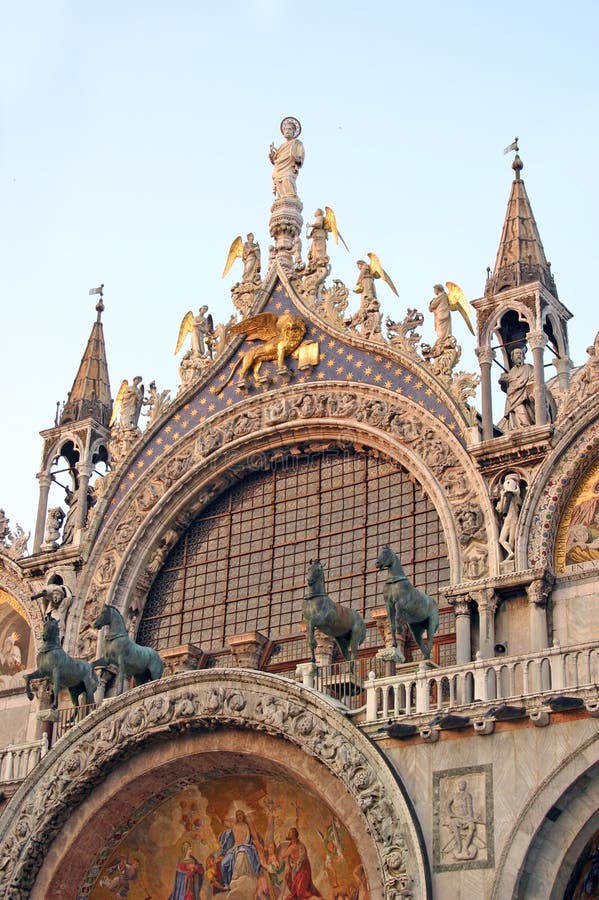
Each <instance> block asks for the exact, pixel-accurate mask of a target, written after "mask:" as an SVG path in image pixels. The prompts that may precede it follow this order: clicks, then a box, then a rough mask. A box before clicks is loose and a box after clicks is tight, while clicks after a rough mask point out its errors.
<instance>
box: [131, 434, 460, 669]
mask: <svg viewBox="0 0 599 900" xmlns="http://www.w3.org/2000/svg"><path fill="white" fill-rule="evenodd" d="M385 543H389V544H390V545H391V546H392V547H393V549H395V550H396V551H397V552H398V553H399V554H400V557H401V559H402V563H403V565H404V568H405V569H406V572H407V574H408V575H409V576H410V577H411V578H412V579H413V580H414V582H415V583H416V585H417V586H418V587H419V588H421V589H423V590H425V591H426V592H427V593H429V594H432V596H433V597H435V598H437V597H438V594H439V589H440V588H442V587H443V586H445V585H446V584H447V583H448V581H449V563H448V560H447V550H446V545H445V540H444V537H443V533H442V530H441V523H440V521H439V517H438V515H437V513H436V511H435V509H434V507H433V505H432V504H431V502H430V501H429V499H428V497H426V496H425V494H424V493H423V491H422V489H421V488H420V486H419V485H418V484H417V483H415V482H414V480H413V479H412V478H410V475H409V473H408V472H407V471H406V470H405V469H403V468H402V467H401V466H398V465H396V464H393V463H391V462H389V461H388V460H383V459H380V458H377V457H376V456H374V455H371V454H366V453H358V452H356V451H353V450H352V451H347V452H335V453H318V454H315V455H313V456H301V457H289V458H287V459H286V460H284V461H283V462H279V463H277V464H276V465H275V464H274V463H273V465H272V466H271V467H269V468H268V469H266V470H264V471H260V472H257V473H253V474H252V475H249V476H248V477H246V478H245V479H244V480H243V481H242V482H240V483H239V484H238V485H236V486H234V487H232V488H230V489H229V490H228V491H227V492H225V493H223V494H222V495H221V496H220V497H218V498H217V499H216V500H215V501H213V502H212V503H211V504H210V506H208V507H207V508H206V509H205V510H204V511H203V512H202V514H201V515H200V516H199V518H198V519H197V520H196V521H195V522H194V523H192V525H191V526H190V527H189V528H188V530H187V531H186V533H185V534H184V535H183V536H182V537H181V538H180V540H179V542H178V543H177V544H176V546H175V547H174V548H173V549H172V550H171V552H170V554H169V556H168V557H167V559H166V560H165V563H164V566H163V568H162V570H161V571H160V573H159V574H158V576H157V578H156V580H155V582H154V584H153V586H152V588H151V590H150V594H149V597H148V602H147V603H146V607H145V610H144V614H143V618H142V621H141V624H140V630H139V633H138V639H139V640H141V641H142V642H143V643H149V644H152V645H153V646H155V647H157V648H158V649H164V648H166V647H173V646H176V645H179V644H184V643H193V644H196V645H198V646H200V647H202V649H203V650H204V651H205V652H208V651H213V652H214V651H218V650H220V649H222V648H223V647H224V646H225V642H226V638H227V637H230V636H232V635H235V634H242V633H244V632H248V631H260V632H262V633H263V634H266V635H268V636H269V637H270V638H271V639H279V638H283V637H289V636H291V635H298V634H299V631H300V623H301V621H302V598H303V594H304V592H305V585H306V572H307V567H308V562H309V560H310V559H311V558H313V557H318V558H319V559H321V560H322V562H323V563H324V564H325V573H326V586H327V592H328V593H329V595H330V596H331V598H332V599H334V600H338V601H341V602H342V603H346V604H350V605H351V606H352V607H354V608H357V609H359V610H360V612H361V613H362V614H363V615H364V617H365V619H366V621H367V623H368V621H369V619H370V616H369V613H370V612H371V611H372V610H373V609H375V608H377V607H381V606H383V605H384V603H383V599H382V587H383V582H384V577H383V575H382V574H381V573H379V572H378V571H377V570H376V565H375V564H376V558H377V555H378V552H379V550H380V548H381V547H382V546H383V544H385ZM452 630H453V629H452ZM377 643H379V641H378V634H377V633H376V632H375V631H371V630H370V629H369V635H368V639H367V645H373V644H377Z"/></svg>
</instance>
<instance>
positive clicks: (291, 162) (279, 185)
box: [268, 116, 304, 200]
mask: <svg viewBox="0 0 599 900" xmlns="http://www.w3.org/2000/svg"><path fill="white" fill-rule="evenodd" d="M301 131H302V126H301V125H300V123H299V122H298V120H297V119H295V118H294V117H293V116H287V118H286V119H283V121H282V122H281V134H282V135H283V137H284V138H285V141H284V143H282V144H281V145H280V146H279V147H275V145H274V144H271V145H270V150H269V154H268V158H269V159H270V161H271V163H272V164H273V170H272V184H273V193H274V195H275V197H277V199H279V200H285V199H287V198H289V197H297V189H296V179H297V175H298V172H299V170H300V169H301V167H302V165H303V164H304V145H303V144H302V142H301V141H300V140H299V136H300V134H301Z"/></svg>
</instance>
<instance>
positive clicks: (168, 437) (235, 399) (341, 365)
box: [109, 280, 461, 515]
mask: <svg viewBox="0 0 599 900" xmlns="http://www.w3.org/2000/svg"><path fill="white" fill-rule="evenodd" d="M285 310H288V311H290V312H291V313H292V314H293V315H301V316H302V318H303V319H304V320H305V322H306V325H307V329H306V334H305V337H304V342H308V341H314V342H317V343H318V345H319V348H320V351H319V362H318V363H317V364H316V365H315V366H314V367H312V368H308V369H303V370H302V369H300V368H299V367H298V361H297V360H296V359H293V358H290V357H286V359H285V365H286V366H287V367H288V369H289V370H291V372H292V373H293V374H292V376H291V377H290V378H287V377H285V376H282V375H281V374H280V373H279V372H278V369H277V363H276V361H274V362H264V363H263V364H262V368H261V370H260V376H261V377H263V378H264V385H263V386H262V387H260V386H258V385H255V384H254V380H253V376H252V377H250V379H249V382H248V383H249V388H245V389H243V388H242V387H240V385H239V381H238V373H237V372H234V370H235V369H236V368H237V367H238V366H239V363H240V361H241V358H242V356H243V354H244V353H245V352H246V351H247V350H248V349H249V348H250V347H255V346H256V342H255V341H252V342H249V341H247V340H244V341H243V343H242V344H241V346H240V347H239V348H238V349H237V350H236V351H235V353H234V354H233V355H232V357H231V358H230V359H229V360H225V359H223V358H219V359H218V360H217V361H215V367H214V374H213V377H212V379H210V380H209V381H208V382H204V386H203V387H201V388H200V389H199V390H198V393H197V394H196V395H195V396H194V397H193V398H192V399H190V400H188V401H187V402H186V403H184V404H183V406H182V407H181V408H180V409H179V410H178V411H176V412H175V413H174V414H173V415H172V416H171V417H170V418H169V419H168V420H166V421H165V423H164V424H163V425H162V427H161V428H160V429H159V430H158V431H157V432H156V433H154V434H153V436H152V437H151V439H150V440H149V441H148V442H147V443H146V444H144V445H143V447H140V450H139V453H138V455H137V457H136V458H135V459H134V460H133V462H132V463H131V465H130V466H129V469H128V471H127V472H126V473H124V475H123V476H121V483H120V485H119V487H118V489H117V491H116V493H115V495H114V497H113V499H112V501H111V512H113V511H114V509H115V507H116V506H118V505H120V503H121V502H122V500H123V499H124V498H125V496H126V495H127V494H128V493H129V491H130V489H131V488H132V486H133V485H134V484H135V482H136V481H137V479H138V478H139V477H140V475H141V474H142V473H143V471H144V470H145V469H146V468H148V467H149V466H151V465H152V464H154V463H155V462H156V460H157V459H159V458H160V457H162V456H163V455H164V454H166V453H168V452H169V451H170V450H172V449H173V448H175V447H176V446H177V443H178V442H181V441H182V439H183V438H185V437H186V436H188V435H189V434H190V433H191V432H193V431H194V430H195V429H197V427H198V425H202V424H203V423H205V422H206V421H208V420H209V419H211V418H212V417H213V416H214V415H215V414H217V413H219V412H222V411H224V410H226V409H232V408H234V407H235V405H236V404H238V403H241V402H242V401H243V400H244V399H245V398H246V397H247V396H250V397H251V396H255V395H256V394H257V393H258V392H262V391H263V390H266V391H268V392H276V391H277V390H281V389H282V388H284V387H285V385H286V384H291V385H295V384H310V383H326V382H327V381H336V382H338V381H346V382H347V383H348V386H349V385H351V384H352V383H360V384H371V385H374V386H378V387H381V388H385V389H387V390H389V391H394V392H395V393H396V394H398V395H399V396H401V397H404V398H406V399H409V400H411V401H412V402H413V403H415V404H417V405H418V406H420V407H422V408H423V409H426V410H427V411H428V412H429V413H431V414H432V415H433V416H435V418H436V419H437V420H438V421H440V422H442V423H444V424H445V426H446V427H447V428H448V430H449V431H451V432H453V433H454V434H455V435H457V436H458V439H460V440H461V437H460V433H461V428H460V424H459V423H458V421H457V420H456V418H455V414H454V412H453V410H452V409H451V408H450V407H449V406H448V404H447V398H446V396H445V395H444V393H443V391H442V390H439V391H438V392H437V391H435V389H434V388H433V387H432V386H431V382H432V381H433V379H432V378H431V379H430V380H423V379H422V378H421V377H419V376H418V374H417V363H416V361H415V362H414V365H413V366H412V367H411V368H408V367H407V366H406V364H405V362H404V359H405V358H404V357H402V359H401V360H399V359H398V357H397V356H396V354H395V353H394V352H393V350H392V349H391V348H390V347H389V346H388V345H387V344H381V346H380V350H378V349H377V350H373V349H372V347H369V348H368V349H361V348H359V347H355V346H353V345H349V343H348V342H347V341H346V340H345V339H344V336H343V335H342V334H336V333H334V332H330V331H328V328H327V325H326V323H324V322H323V323H318V322H317V321H311V320H310V318H308V315H309V314H306V313H304V312H303V311H302V310H300V309H298V306H297V305H296V302H295V301H294V299H293V297H292V295H290V293H289V291H288V290H287V289H286V288H285V286H284V285H283V284H282V283H281V282H280V281H279V280H277V281H276V282H275V286H274V289H273V291H272V293H271V295H270V297H269V299H268V301H267V303H266V305H265V307H264V309H263V310H262V311H263V312H272V313H275V315H277V316H280V315H281V314H282V313H283V312H284V311H285ZM225 356H226V351H225ZM233 372H234V374H233V377H232V378H231V373H233ZM229 379H230V380H229ZM226 382H228V383H226ZM225 383H226V386H225V387H223V384H225ZM175 403H176V401H175ZM141 443H143V439H142V440H141V441H140V444H141ZM109 515H110V513H109Z"/></svg>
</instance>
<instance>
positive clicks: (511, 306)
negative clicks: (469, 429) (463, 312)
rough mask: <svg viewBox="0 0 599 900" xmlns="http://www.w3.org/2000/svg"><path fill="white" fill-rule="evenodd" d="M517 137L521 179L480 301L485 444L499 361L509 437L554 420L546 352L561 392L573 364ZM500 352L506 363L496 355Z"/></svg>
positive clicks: (516, 180) (517, 167) (514, 146)
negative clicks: (529, 357)
mask: <svg viewBox="0 0 599 900" xmlns="http://www.w3.org/2000/svg"><path fill="white" fill-rule="evenodd" d="M517 140H518V139H517V138H516V141H514V143H513V144H511V145H510V146H509V147H508V148H507V149H506V152H508V151H510V150H515V151H516V156H515V158H514V161H513V162H512V168H513V170H514V173H515V177H514V181H513V183H512V189H511V192H510V199H509V201H508V207H507V213H506V216H505V221H504V223H503V231H502V232H501V241H500V243H499V250H498V251H497V259H496V261H495V268H494V270H493V272H492V273H491V271H490V269H488V270H487V272H488V277H487V282H486V285H485V293H484V296H483V297H481V298H480V299H479V300H475V301H474V302H473V304H472V305H473V306H474V308H475V309H476V314H477V338H478V347H477V350H476V352H477V355H478V357H479V360H480V365H481V391H482V407H483V409H482V424H483V434H482V436H483V440H485V441H487V440H490V439H491V438H492V437H493V436H494V435H495V431H494V426H493V410H492V399H491V382H492V377H491V366H492V363H493V361H494V360H496V361H497V362H499V365H500V366H501V368H502V369H503V374H502V375H501V377H500V378H499V385H500V387H501V389H502V391H504V392H505V393H506V400H505V409H504V415H503V418H501V420H500V422H499V428H500V430H501V431H502V432H503V433H504V434H505V433H506V432H511V431H516V430H517V431H521V430H522V429H529V428H531V427H535V428H537V429H538V428H544V427H545V426H548V425H550V424H551V422H552V419H553V416H554V414H555V400H554V398H553V397H552V396H551V394H550V392H549V391H548V390H547V388H546V385H545V349H546V348H548V350H549V352H550V353H551V354H552V360H553V363H554V365H555V368H556V371H557V373H558V376H559V383H560V389H561V390H564V389H565V388H567V384H568V372H569V369H570V367H571V363H570V359H569V355H568V329H567V324H566V323H567V321H568V319H569V318H570V317H571V313H570V312H569V311H568V310H567V309H566V307H565V306H564V305H563V304H562V303H560V301H559V299H558V296H557V290H556V287H555V282H554V280H553V275H552V274H551V265H550V263H548V262H547V257H546V256H545V251H544V250H543V244H542V243H541V238H540V235H539V229H538V228H537V223H536V222H535V218H534V216H533V214H532V209H531V206H530V201H529V199H528V194H527V193H526V188H525V187H524V182H523V181H522V177H521V172H522V169H523V168H524V165H523V163H522V160H521V159H520V156H519V154H518V143H517ZM496 350H498V351H499V352H500V354H501V361H499V360H497V358H496ZM527 350H530V351H531V355H532V364H531V363H529V362H525V353H526V352H527ZM497 418H499V416H497ZM548 433H549V432H547V434H548ZM535 434H536V432H535Z"/></svg>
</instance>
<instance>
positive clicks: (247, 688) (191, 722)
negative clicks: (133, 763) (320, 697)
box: [0, 673, 422, 900]
mask: <svg viewBox="0 0 599 900" xmlns="http://www.w3.org/2000/svg"><path fill="white" fill-rule="evenodd" d="M213 678H214V676H209V677H207V676H206V674H205V673H187V674H186V675H180V676H179V677H178V683H177V685H176V686H170V687H165V686H164V684H163V685H162V688H161V689H159V692H156V691H157V688H156V684H153V685H152V686H151V688H150V690H148V689H144V688H142V689H140V691H139V692H138V696H137V698H136V702H135V704H134V705H133V706H131V705H130V704H127V703H124V704H123V703H120V704H118V705H117V708H115V706H114V705H113V706H112V707H111V708H110V709H106V708H104V709H101V710H100V711H99V712H98V713H95V714H92V716H91V717H89V718H88V720H87V729H86V730H85V731H84V732H83V733H81V734H77V735H76V736H75V734H74V733H73V735H72V737H71V739H70V742H67V745H65V746H64V748H63V752H62V754H60V755H58V756H57V757H56V758H55V759H54V760H53V762H52V764H51V765H50V766H49V767H47V769H45V770H44V771H41V770H39V769H38V770H36V773H37V774H36V779H37V783H36V785H35V786H34V787H35V789H32V790H31V791H29V793H28V794H27V796H26V797H25V798H24V799H23V801H22V802H21V804H20V805H15V806H13V807H12V809H11V810H10V812H9V814H8V815H5V816H4V817H3V822H2V830H1V831H0V841H1V844H0V861H1V865H0V894H1V895H2V896H3V897H6V898H7V900H25V898H27V897H29V896H30V893H31V889H32V887H33V885H34V883H35V878H36V875H37V872H38V871H39V869H40V867H41V865H42V862H43V859H44V856H45V853H46V851H47V848H48V846H49V844H50V843H51V841H52V839H53V837H54V835H55V834H56V833H57V832H58V831H59V830H60V829H61V828H62V826H63V824H64V823H65V822H66V820H67V819H68V817H69V815H70V813H71V812H72V811H73V810H74V809H75V808H76V807H77V805H78V802H79V800H80V798H81V796H82V795H84V794H85V793H87V792H88V791H89V790H90V789H91V788H92V787H93V786H94V785H95V784H97V783H98V782H99V781H100V780H101V779H102V778H104V777H105V775H106V772H108V771H110V769H111V768H112V767H114V766H115V765H117V764H118V763H119V762H120V761H122V760H125V759H127V758H128V757H129V756H131V755H132V754H133V753H134V752H136V751H137V750H138V748H139V744H140V742H143V741H144V740H149V739H155V738H156V737H159V736H167V735H168V734H169V733H176V731H177V730H186V729H187V728H188V727H190V726H193V727H194V728H196V729H202V728H206V727H209V728H214V727H219V726H227V725H233V726H234V727H237V728H239V727H241V728H249V729H254V730H258V731H265V732H268V733H271V734H275V735H277V736H279V737H282V738H284V739H285V740H288V741H291V742H292V743H294V744H295V745H296V746H298V747H299V748H300V749H301V750H302V751H303V752H306V753H308V754H309V755H310V756H312V757H314V758H315V759H316V760H318V761H320V762H321V763H322V764H323V765H324V766H325V767H326V768H328V769H329V770H330V771H331V772H332V773H333V774H334V775H335V776H336V777H337V778H338V779H339V780H340V781H341V782H342V783H343V784H344V785H345V787H346V789H347V790H348V791H349V793H350V794H351V796H352V797H353V798H354V801H355V802H356V803H357V805H358V807H359V808H360V810H361V812H362V815H363V817H364V819H365V825H366V828H367V830H369V831H370V832H371V833H372V834H373V835H374V836H375V838H376V843H375V849H376V852H377V854H378V857H379V865H380V869H381V880H382V883H383V885H384V894H383V895H384V896H385V897H386V898H390V900H391V898H396V897H408V896H410V894H409V893H405V891H407V890H409V889H410V887H411V886H413V885H414V884H415V883H416V882H417V880H418V873H419V872H422V867H421V861H420V860H419V859H418V858H417V849H416V847H415V842H414V834H413V833H412V835H411V836H408V833H409V832H410V830H411V829H413V826H412V825H411V822H410V820H409V813H408V811H407V808H406V807H405V801H404V800H403V796H402V795H401V792H400V790H399V787H398V786H397V785H396V784H395V783H394V779H393V778H392V777H391V775H390V774H389V775H388V777H387V775H386V774H385V772H383V769H382V764H381V763H380V761H379V759H378V757H376V754H374V753H373V752H372V751H371V750H370V747H369V746H368V745H367V743H366V739H365V738H362V737H361V736H360V735H359V732H358V733H357V734H356V731H355V729H354V728H352V727H351V726H350V725H348V724H346V723H345V722H344V721H343V720H342V718H341V717H340V716H339V717H338V719H339V721H336V722H335V721H333V722H331V719H333V718H334V716H333V715H332V711H331V709H330V707H328V708H327V709H324V708H322V709H321V708H319V704H323V703H324V701H318V702H316V701H314V700H312V699H311V698H306V697H305V695H304V694H303V693H302V689H301V688H299V687H295V686H293V687H287V690H286V693H283V692H282V691H279V690H278V689H277V687H276V686H273V684H272V680H270V681H267V679H266V678H264V676H263V681H264V683H260V682H258V681H256V680H255V679H256V676H255V675H254V676H250V677H248V678H246V679H244V678H243V676H239V675H237V678H236V683H235V684H232V683H231V684H224V685H223V683H222V681H223V675H222V673H221V674H220V676H219V679H220V680H219V683H214V681H213ZM181 679H184V683H183V684H181ZM225 680H226V679H225ZM290 693H292V694H293V695H294V696H289V694H290ZM402 891H403V892H404V893H402Z"/></svg>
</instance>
